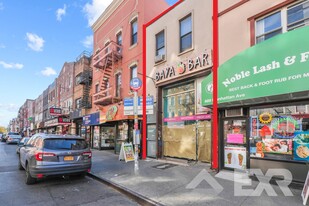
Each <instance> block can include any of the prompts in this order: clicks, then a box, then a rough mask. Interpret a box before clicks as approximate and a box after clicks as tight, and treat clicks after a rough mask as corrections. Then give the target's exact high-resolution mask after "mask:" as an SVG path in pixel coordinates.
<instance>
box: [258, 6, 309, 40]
mask: <svg viewBox="0 0 309 206" xmlns="http://www.w3.org/2000/svg"><path fill="white" fill-rule="evenodd" d="M308 24H309V0H306V1H302V2H300V3H297V4H293V5H289V6H287V7H283V8H281V9H280V10H279V11H277V12H275V13H272V14H270V15H267V16H265V17H262V18H260V19H258V20H257V21H256V29H255V42H256V44H257V43H260V42H262V41H265V40H267V39H269V38H271V37H273V36H276V35H278V34H281V33H284V32H287V31H291V30H294V29H297V28H300V27H303V26H307V25H308Z"/></svg>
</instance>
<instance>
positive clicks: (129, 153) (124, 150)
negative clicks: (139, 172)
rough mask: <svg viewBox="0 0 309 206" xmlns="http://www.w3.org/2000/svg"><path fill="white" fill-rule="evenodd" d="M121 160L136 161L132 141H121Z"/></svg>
mask: <svg viewBox="0 0 309 206" xmlns="http://www.w3.org/2000/svg"><path fill="white" fill-rule="evenodd" d="M119 160H125V161H126V162H129V161H134V153H133V145H132V143H124V142H123V143H121V149H120V154H119Z"/></svg>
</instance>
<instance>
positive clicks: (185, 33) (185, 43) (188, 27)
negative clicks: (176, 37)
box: [179, 14, 192, 53]
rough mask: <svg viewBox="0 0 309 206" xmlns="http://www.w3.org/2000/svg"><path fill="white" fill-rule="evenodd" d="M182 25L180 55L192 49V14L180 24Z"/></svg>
mask: <svg viewBox="0 0 309 206" xmlns="http://www.w3.org/2000/svg"><path fill="white" fill-rule="evenodd" d="M179 25H180V53H181V52H184V51H185V50H187V49H190V48H191V47H192V18H191V14H190V15H188V16H187V17H185V18H183V19H182V20H180V22H179Z"/></svg>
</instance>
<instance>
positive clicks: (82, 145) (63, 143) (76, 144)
mask: <svg viewBox="0 0 309 206" xmlns="http://www.w3.org/2000/svg"><path fill="white" fill-rule="evenodd" d="M44 148H45V149H52V150H82V149H86V148H88V144H87V142H86V141H85V140H82V139H45V140H44Z"/></svg>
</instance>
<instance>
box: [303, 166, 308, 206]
mask: <svg viewBox="0 0 309 206" xmlns="http://www.w3.org/2000/svg"><path fill="white" fill-rule="evenodd" d="M308 196H309V171H308V173H307V178H306V181H305V184H304V188H303V191H302V192H301V197H302V198H303V205H306V203H307V200H308Z"/></svg>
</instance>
